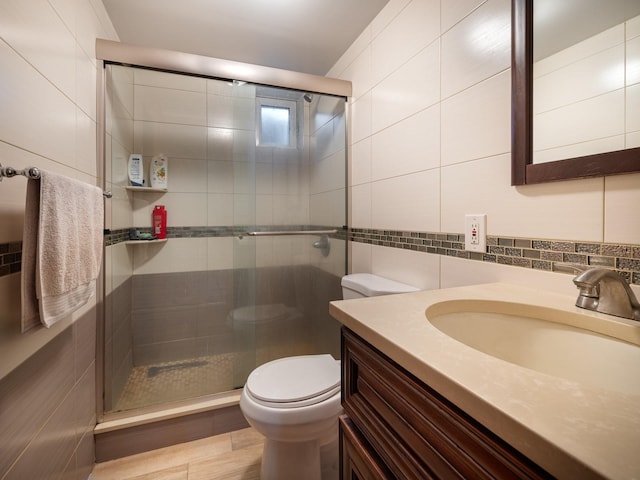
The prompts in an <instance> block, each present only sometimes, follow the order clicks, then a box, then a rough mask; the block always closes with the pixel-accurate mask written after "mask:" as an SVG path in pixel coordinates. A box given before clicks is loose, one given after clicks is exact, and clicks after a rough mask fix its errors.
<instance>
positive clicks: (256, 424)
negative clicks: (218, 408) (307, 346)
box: [240, 355, 342, 480]
mask: <svg viewBox="0 0 640 480" xmlns="http://www.w3.org/2000/svg"><path fill="white" fill-rule="evenodd" d="M240 408H241V410H242V413H243V414H244V416H245V418H246V419H247V421H248V422H249V425H251V426H252V427H253V428H255V429H256V430H257V431H258V432H260V433H261V434H262V435H264V437H265V444H264V451H263V454H262V467H261V478H262V480H276V479H278V480H294V479H296V480H297V479H301V478H304V479H309V480H321V479H325V478H332V477H333V478H338V477H337V476H338V462H337V460H338V459H337V456H336V455H337V450H338V446H337V441H338V416H339V415H340V413H341V412H342V406H341V404H340V362H339V361H336V360H335V359H334V358H333V357H332V356H331V355H303V356H297V357H285V358H281V359H278V360H273V361H271V362H268V363H265V364H264V365H261V366H259V367H258V368H256V369H255V370H254V371H253V372H251V374H250V375H249V378H248V379H247V383H246V384H245V386H244V388H243V390H242V394H241V396H240ZM323 470H324V471H325V474H324V475H323V474H322V472H323ZM332 471H335V475H332Z"/></svg>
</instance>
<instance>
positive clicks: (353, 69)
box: [340, 46, 374, 99]
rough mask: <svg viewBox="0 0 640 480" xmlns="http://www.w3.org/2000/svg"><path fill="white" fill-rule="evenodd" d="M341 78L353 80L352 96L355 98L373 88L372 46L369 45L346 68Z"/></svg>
mask: <svg viewBox="0 0 640 480" xmlns="http://www.w3.org/2000/svg"><path fill="white" fill-rule="evenodd" d="M340 78H341V79H342V80H349V81H351V82H352V85H353V91H352V93H351V96H352V98H353V99H358V98H360V97H361V96H362V95H364V94H365V93H366V92H368V91H369V90H371V88H372V87H373V85H374V78H373V53H372V50H371V46H367V47H366V48H365V49H364V50H363V51H362V52H361V53H360V54H359V55H358V56H357V57H356V58H355V59H354V60H353V62H351V64H350V65H349V66H347V67H346V68H345V69H344V71H343V72H342V73H341V75H340Z"/></svg>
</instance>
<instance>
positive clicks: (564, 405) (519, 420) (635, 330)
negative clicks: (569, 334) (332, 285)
mask: <svg viewBox="0 0 640 480" xmlns="http://www.w3.org/2000/svg"><path fill="white" fill-rule="evenodd" d="M459 299H460V300H498V301H506V302H515V303H519V304H524V305H532V306H541V307H548V308H553V309H556V310H560V311H563V312H568V313H569V314H572V315H569V316H571V317H573V318H574V319H576V318H577V319H578V320H581V319H584V320H585V324H586V325H589V324H598V325H600V324H603V325H604V326H605V328H607V325H609V326H612V328H613V329H614V330H617V331H622V332H623V333H624V335H626V339H627V340H631V341H632V342H633V343H636V344H640V324H639V323H638V322H633V321H631V320H625V319H618V318H617V317H612V316H609V315H603V314H599V313H595V312H589V311H586V310H584V309H580V308H578V307H575V306H574V303H575V297H571V296H566V295H559V294H553V293H545V292H543V291H540V290H535V289H529V288H523V287H518V286H513V285H508V284H486V285H476V286H469V287H459V288H449V289H442V290H428V291H421V292H415V293H406V294H399V295H388V296H381V297H372V298H363V299H355V300H341V301H335V302H331V304H330V313H331V315H332V316H333V317H334V318H336V319H337V320H338V321H339V322H341V323H342V324H343V325H345V326H346V327H348V328H349V329H351V330H352V331H353V332H355V333H356V334H358V335H359V336H361V337H362V338H363V339H365V340H366V341H368V342H369V343H370V344H372V345H373V346H374V347H376V348H377V349H379V350H380V351H382V352H383V353H385V354H386V355H387V356H389V357H390V358H391V359H393V360H394V361H396V362H397V363H398V364H399V365H401V366H402V367H404V368H405V369H406V370H408V371H409V372H411V373H412V374H414V375H415V376H416V377H418V378H419V379H421V380H422V381H423V382H425V383H426V384H428V385H429V386H431V387H432V388H433V389H435V390H436V391H438V392H439V393H441V394H442V395H444V396H445V397H446V398H447V399H449V400H450V401H451V402H453V403H454V404H456V405H457V406H458V407H460V408H461V409H462V410H464V411H465V412H467V413H468V414H469V415H471V416H472V417H473V418H475V419H476V420H477V421H479V422H480V423H481V424H483V425H484V426H486V427H487V428H489V429H490V430H491V431H493V432H494V433H496V434H497V435H498V436H500V437H501V438H502V439H504V440H505V441H507V442H508V443H509V444H511V445H512V446H514V447H515V448H516V449H518V450H520V451H521V452H522V453H523V454H524V455H526V456H527V457H529V458H530V459H531V460H533V461H534V462H536V463H537V464H538V465H540V466H541V467H543V468H544V469H546V470H547V471H548V472H549V473H551V474H553V475H554V476H556V477H558V478H563V479H578V478H579V479H587V478H611V479H631V478H640V395H633V394H629V393H620V392H614V391H611V390H605V389H602V388H598V387H594V386H589V385H586V384H581V383H578V382H575V381H570V380H566V379H563V378H559V377H554V376H551V375H546V374H543V373H539V372H537V371H535V370H531V369H528V368H524V367H521V366H518V365H515V364H513V363H509V362H505V361H503V360H500V359H498V358H495V357H492V356H490V355H487V354H485V353H482V352H480V351H478V350H475V349H473V348H471V347H469V346H467V345H465V344H463V343H461V342H458V341H457V340H455V339H453V338H451V337H449V336H447V335H446V334H444V333H443V332H441V331H440V330H438V329H437V328H436V327H434V326H433V325H432V324H431V323H429V321H428V320H427V318H426V315H425V310H426V309H427V308H429V307H431V306H433V305H435V304H438V303H440V302H443V301H447V300H459ZM576 314H578V315H580V316H581V317H577V316H576ZM594 322H595V323H594ZM638 367H639V366H634V368H638Z"/></svg>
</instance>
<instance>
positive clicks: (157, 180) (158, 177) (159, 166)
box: [149, 154, 169, 190]
mask: <svg viewBox="0 0 640 480" xmlns="http://www.w3.org/2000/svg"><path fill="white" fill-rule="evenodd" d="M168 163H169V161H168V160H167V157H166V156H164V155H163V154H160V155H155V156H154V157H153V158H152V159H151V165H150V170H151V171H150V172H149V173H150V175H149V177H150V178H151V187H152V188H163V189H165V190H166V189H167V173H168V170H169V165H168Z"/></svg>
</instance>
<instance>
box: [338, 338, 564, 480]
mask: <svg viewBox="0 0 640 480" xmlns="http://www.w3.org/2000/svg"><path fill="white" fill-rule="evenodd" d="M342 375H343V376H342V380H343V382H342V404H343V407H344V410H345V414H346V415H345V416H344V417H343V418H341V419H340V441H341V456H340V462H341V473H342V477H341V478H342V480H352V479H353V480H355V479H358V480H369V479H387V478H389V479H395V478H397V479H420V480H424V479H432V478H444V479H449V478H459V479H483V478H486V479H522V478H545V479H549V478H553V477H552V476H551V475H549V474H548V473H547V472H545V471H544V470H543V469H542V468H540V467H539V466H537V465H536V464H534V463H533V462H532V461H530V460H529V459H528V458H527V457H525V456H524V455H522V454H521V453H520V452H518V451H517V450H515V449H514V448H513V447H511V446H510V445H508V444H507V443H506V442H504V441H503V440H501V439H500V438H499V437H497V436H496V435H494V434H493V433H492V432H491V431H489V430H488V429H487V428H485V427H484V426H482V425H480V424H479V423H478V422H477V421H475V420H474V419H473V418H471V417H470V416H468V415H467V414H465V413H464V412H463V411H462V410H460V409H459V408H458V407H456V406H455V405H453V404H452V403H451V402H450V401H448V400H447V399H446V398H444V397H442V396H441V395H440V394H438V393H437V392H435V391H434V390H433V389H431V388H430V387H429V386H428V385H426V384H425V383H424V382H422V381H421V380H419V379H417V378H416V377H414V376H413V375H412V374H410V373H409V372H407V371H406V370H405V369H404V368H402V367H400V366H399V365H398V364H396V363H395V362H394V361H393V360H391V359H389V358H388V357H386V356H385V355H384V354H383V353H381V352H380V351H378V350H376V349H375V348H374V347H373V346H371V345H370V344H368V343H367V342H366V341H364V340H363V339H362V338H360V337H359V336H357V335H356V334H355V333H353V332H352V331H350V330H349V329H347V328H346V327H343V328H342ZM346 417H348V418H346Z"/></svg>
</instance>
